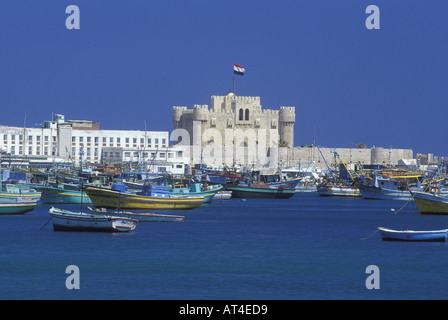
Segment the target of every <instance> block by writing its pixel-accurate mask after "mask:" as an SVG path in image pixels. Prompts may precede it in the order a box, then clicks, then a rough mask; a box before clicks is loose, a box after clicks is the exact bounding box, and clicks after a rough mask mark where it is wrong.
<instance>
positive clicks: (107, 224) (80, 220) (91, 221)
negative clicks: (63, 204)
mask: <svg viewBox="0 0 448 320" xmlns="http://www.w3.org/2000/svg"><path fill="white" fill-rule="evenodd" d="M49 213H50V216H51V219H52V221H53V230H54V231H99V232H127V231H132V230H134V229H135V227H136V226H137V224H138V221H137V220H134V219H129V218H123V217H115V216H109V215H98V214H92V213H83V212H72V211H68V210H63V209H56V208H54V207H51V208H50V209H49Z"/></svg>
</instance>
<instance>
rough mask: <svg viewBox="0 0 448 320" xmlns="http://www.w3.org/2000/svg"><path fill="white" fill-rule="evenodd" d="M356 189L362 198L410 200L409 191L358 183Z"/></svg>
mask: <svg viewBox="0 0 448 320" xmlns="http://www.w3.org/2000/svg"><path fill="white" fill-rule="evenodd" d="M358 189H359V191H360V192H361V195H362V197H363V198H364V199H376V200H405V201H408V200H412V195H411V193H410V192H409V191H401V190H390V189H381V188H377V187H373V186H365V185H362V184H360V185H358Z"/></svg>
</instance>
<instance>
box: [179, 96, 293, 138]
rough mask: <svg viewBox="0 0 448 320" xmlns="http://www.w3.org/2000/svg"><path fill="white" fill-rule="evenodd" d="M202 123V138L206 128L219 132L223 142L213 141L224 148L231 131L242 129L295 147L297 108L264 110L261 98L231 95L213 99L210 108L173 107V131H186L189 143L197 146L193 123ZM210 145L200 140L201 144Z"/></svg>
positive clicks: (196, 106)
mask: <svg viewBox="0 0 448 320" xmlns="http://www.w3.org/2000/svg"><path fill="white" fill-rule="evenodd" d="M195 121H197V122H199V123H200V124H201V126H200V127H201V132H200V134H201V136H202V135H203V134H204V132H205V131H206V130H207V129H214V130H217V131H218V132H219V133H220V136H221V139H220V140H221V141H217V140H213V142H214V143H215V145H216V144H218V145H224V139H225V138H224V137H225V136H226V134H227V135H228V133H229V130H230V132H232V134H233V132H235V130H238V129H241V130H243V131H246V130H247V129H252V130H254V133H255V135H256V137H259V136H261V135H266V141H275V142H278V143H281V144H282V145H283V146H291V147H292V146H294V123H295V107H280V110H271V109H262V107H261V104H260V97H243V96H236V95H235V94H233V93H232V92H230V93H228V94H227V95H225V96H212V97H211V108H210V109H209V107H208V106H207V105H194V106H193V109H188V108H187V107H178V106H174V107H173V126H174V129H185V130H187V131H188V133H189V136H190V144H194V143H195V141H193V136H194V133H195V132H194V126H193V124H194V122H195ZM209 143H210V140H208V139H201V145H203V146H204V145H207V144H209Z"/></svg>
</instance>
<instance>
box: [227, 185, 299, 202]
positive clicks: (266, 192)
mask: <svg viewBox="0 0 448 320" xmlns="http://www.w3.org/2000/svg"><path fill="white" fill-rule="evenodd" d="M225 189H226V190H228V191H232V198H277V199H287V198H291V197H292V196H293V195H294V194H295V192H296V190H295V188H285V187H282V186H278V187H276V188H273V187H266V186H257V185H231V184H226V185H225Z"/></svg>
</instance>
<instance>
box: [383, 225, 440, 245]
mask: <svg viewBox="0 0 448 320" xmlns="http://www.w3.org/2000/svg"><path fill="white" fill-rule="evenodd" d="M378 230H379V231H380V232H381V237H382V239H383V240H387V241H442V242H443V241H446V238H447V235H448V229H442V230H432V231H414V230H402V231H400V230H392V229H387V228H383V227H378Z"/></svg>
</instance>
